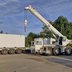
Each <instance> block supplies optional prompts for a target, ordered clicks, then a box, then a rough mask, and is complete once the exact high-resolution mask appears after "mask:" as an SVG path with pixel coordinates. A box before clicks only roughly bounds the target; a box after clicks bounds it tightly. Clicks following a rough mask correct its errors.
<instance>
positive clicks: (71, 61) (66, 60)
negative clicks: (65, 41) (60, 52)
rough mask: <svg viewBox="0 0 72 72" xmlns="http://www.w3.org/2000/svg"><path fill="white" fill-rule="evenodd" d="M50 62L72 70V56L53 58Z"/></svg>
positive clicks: (50, 58)
mask: <svg viewBox="0 0 72 72" xmlns="http://www.w3.org/2000/svg"><path fill="white" fill-rule="evenodd" d="M48 60H49V61H50V62H55V63H59V64H62V65H65V66H67V67H70V68H72V56H51V57H49V58H48Z"/></svg>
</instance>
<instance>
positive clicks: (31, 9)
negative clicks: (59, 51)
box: [25, 5, 64, 37]
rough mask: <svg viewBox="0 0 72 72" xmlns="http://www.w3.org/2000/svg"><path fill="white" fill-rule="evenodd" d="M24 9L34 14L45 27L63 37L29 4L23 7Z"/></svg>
mask: <svg viewBox="0 0 72 72" xmlns="http://www.w3.org/2000/svg"><path fill="white" fill-rule="evenodd" d="M25 9H26V10H29V11H30V12H31V13H32V14H33V15H35V16H36V17H37V18H38V19H39V20H40V21H41V22H43V24H44V25H46V26H47V28H48V29H49V30H50V31H51V32H52V33H54V34H55V35H56V36H58V37H64V36H63V35H62V34H61V33H60V32H59V31H58V30H57V29H56V28H54V27H53V26H52V25H51V24H50V23H49V22H48V21H47V20H46V19H45V18H44V17H43V16H41V15H40V14H39V13H38V12H37V11H36V10H35V9H34V8H33V7H32V6H31V5H29V6H28V7H25Z"/></svg>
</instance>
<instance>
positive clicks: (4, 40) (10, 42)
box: [0, 34, 25, 48]
mask: <svg viewBox="0 0 72 72" xmlns="http://www.w3.org/2000/svg"><path fill="white" fill-rule="evenodd" d="M4 47H5V48H15V47H18V48H19V47H20V48H21V47H22V48H24V47H25V36H24V35H13V34H0V48H4Z"/></svg>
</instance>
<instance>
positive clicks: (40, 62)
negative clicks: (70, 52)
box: [0, 54, 72, 72]
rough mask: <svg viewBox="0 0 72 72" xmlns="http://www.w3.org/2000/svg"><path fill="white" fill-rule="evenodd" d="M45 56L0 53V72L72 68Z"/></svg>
mask: <svg viewBox="0 0 72 72" xmlns="http://www.w3.org/2000/svg"><path fill="white" fill-rule="evenodd" d="M46 58H47V57H43V56H34V55H27V54H16V55H0V72H72V68H70V67H66V66H64V65H61V64H57V63H54V62H50V61H48V60H47V59H46Z"/></svg>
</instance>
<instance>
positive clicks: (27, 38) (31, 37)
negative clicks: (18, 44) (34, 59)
mask: <svg viewBox="0 0 72 72" xmlns="http://www.w3.org/2000/svg"><path fill="white" fill-rule="evenodd" d="M37 37H38V35H37V34H35V33H32V32H30V33H29V34H28V35H27V37H26V47H29V46H30V45H31V41H34V38H37Z"/></svg>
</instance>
